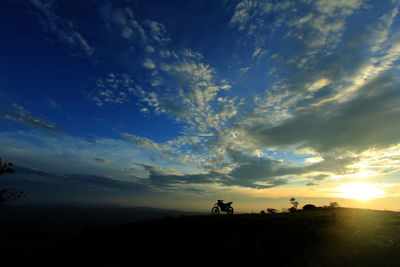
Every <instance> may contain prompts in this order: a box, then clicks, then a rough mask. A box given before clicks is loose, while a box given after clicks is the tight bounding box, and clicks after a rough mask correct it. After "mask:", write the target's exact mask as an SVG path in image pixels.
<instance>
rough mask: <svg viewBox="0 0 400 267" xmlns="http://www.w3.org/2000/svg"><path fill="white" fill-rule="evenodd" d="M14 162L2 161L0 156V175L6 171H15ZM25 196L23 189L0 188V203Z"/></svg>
mask: <svg viewBox="0 0 400 267" xmlns="http://www.w3.org/2000/svg"><path fill="white" fill-rule="evenodd" d="M13 166H14V163H12V162H7V161H6V162H4V163H3V161H2V160H1V158H0V175H3V174H6V173H10V174H12V173H15V169H14V168H13ZM24 197H26V195H25V193H24V191H20V190H16V189H0V204H2V203H4V202H8V201H14V200H17V199H19V198H24Z"/></svg>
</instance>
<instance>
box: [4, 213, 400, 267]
mask: <svg viewBox="0 0 400 267" xmlns="http://www.w3.org/2000/svg"><path fill="white" fill-rule="evenodd" d="M36 238H38V237H36ZM39 241H40V242H39ZM2 246H3V247H1V253H2V254H3V255H2V256H1V258H2V260H1V263H2V266H24V265H25V266H31V265H33V263H39V266H44V265H46V266H178V265H179V266H193V265H197V266H198V265H204V266H215V265H222V266H229V265H235V266H238V265H241V266H400V213H395V212H387V211H371V210H357V209H344V208H338V209H325V210H316V211H307V212H298V213H293V214H289V213H286V214H271V215H261V214H243V215H233V216H227V215H218V216H211V215H210V216H207V215H203V216H178V217H164V218H161V219H156V220H150V221H144V222H135V223H131V224H125V225H114V226H102V227H96V228H94V227H89V228H85V229H84V230H82V231H78V232H76V233H73V234H69V235H60V236H59V237H56V238H54V237H52V238H50V239H49V238H48V239H46V238H43V240H40V238H39V240H30V241H29V240H25V241H24V242H14V243H13V242H7V243H6V244H3V245H2ZM3 263H6V264H3Z"/></svg>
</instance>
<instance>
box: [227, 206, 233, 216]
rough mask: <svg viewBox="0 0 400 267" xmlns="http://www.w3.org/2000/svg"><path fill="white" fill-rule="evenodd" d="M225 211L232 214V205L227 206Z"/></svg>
mask: <svg viewBox="0 0 400 267" xmlns="http://www.w3.org/2000/svg"><path fill="white" fill-rule="evenodd" d="M226 213H228V214H230V215H232V214H233V208H232V207H229V208H227V209H226Z"/></svg>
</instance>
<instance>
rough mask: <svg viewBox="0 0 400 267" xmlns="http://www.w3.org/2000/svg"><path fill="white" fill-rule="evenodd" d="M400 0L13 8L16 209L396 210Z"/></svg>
mask: <svg viewBox="0 0 400 267" xmlns="http://www.w3.org/2000/svg"><path fill="white" fill-rule="evenodd" d="M399 6H400V1H396V0H392V1H391V0H379V1H371V0H318V1H311V0H299V1H286V0H282V1H276V0H274V1H250V0H246V1H224V0H221V1H214V0H213V1H211V0H209V1H208V0H194V1H183V0H182V1H152V0H150V1H149V0H146V1H140V0H137V1H133V0H132V1H130V0H118V1H102V0H96V1H95V0H87V1H70V0H68V1H67V0H26V1H25V0H6V1H3V2H2V4H1V8H0V21H1V23H0V24H1V25H2V27H1V28H0V34H1V36H2V37H1V42H0V62H1V64H0V157H1V158H2V159H3V160H9V161H12V162H14V163H15V165H16V170H17V172H16V173H15V174H13V175H4V176H3V177H1V181H0V182H1V183H0V185H1V187H13V188H17V189H24V190H25V192H26V194H27V198H25V199H23V200H20V201H19V203H24V204H71V203H73V204H91V205H98V204H116V205H126V206H150V207H160V208H175V209H183V210H196V211H208V210H209V209H210V208H211V206H212V204H214V203H215V202H216V200H217V199H223V200H225V201H233V207H234V208H236V210H237V211H242V212H248V211H259V210H261V209H266V208H277V209H281V208H285V207H286V208H287V207H289V206H290V203H289V198H292V197H295V198H296V199H298V200H299V202H300V206H302V205H304V204H308V203H313V204H316V205H323V204H329V202H331V201H337V202H338V203H339V204H340V205H341V206H346V207H359V208H374V209H390V210H400V206H399V203H400V105H399V103H400V75H399V74H400V65H399V62H400V31H399V28H400V18H399V15H398V12H399Z"/></svg>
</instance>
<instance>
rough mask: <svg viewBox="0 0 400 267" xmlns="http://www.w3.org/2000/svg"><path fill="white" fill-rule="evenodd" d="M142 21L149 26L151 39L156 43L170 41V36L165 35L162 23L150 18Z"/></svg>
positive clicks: (165, 31)
mask: <svg viewBox="0 0 400 267" xmlns="http://www.w3.org/2000/svg"><path fill="white" fill-rule="evenodd" d="M144 23H145V25H146V26H147V27H148V28H149V30H150V36H151V37H152V38H153V40H155V41H157V42H158V43H164V42H168V41H170V38H169V37H168V35H167V30H166V29H165V26H164V25H163V24H162V23H160V22H157V21H152V20H145V22H144Z"/></svg>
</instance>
